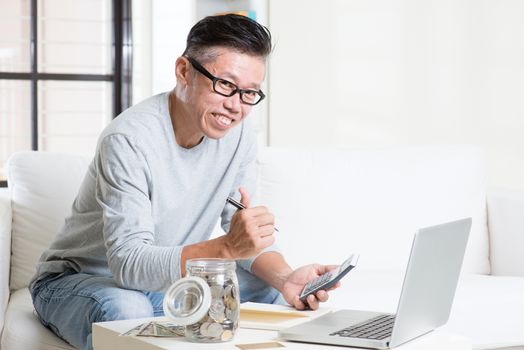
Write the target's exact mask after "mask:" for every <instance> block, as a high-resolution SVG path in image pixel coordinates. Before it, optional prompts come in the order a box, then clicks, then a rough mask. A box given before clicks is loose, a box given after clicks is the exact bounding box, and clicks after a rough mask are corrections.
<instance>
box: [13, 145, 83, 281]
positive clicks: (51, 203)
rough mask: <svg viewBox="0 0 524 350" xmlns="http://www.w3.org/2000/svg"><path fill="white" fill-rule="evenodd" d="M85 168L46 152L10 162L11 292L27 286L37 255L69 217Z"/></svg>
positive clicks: (78, 161)
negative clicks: (11, 214) (11, 222)
mask: <svg viewBox="0 0 524 350" xmlns="http://www.w3.org/2000/svg"><path fill="white" fill-rule="evenodd" d="M88 164H89V160H88V159H87V158H85V157H82V156H74V155H66V154H59V153H49V152H19V153H15V154H14V155H13V156H11V158H10V159H9V161H8V165H7V177H8V184H9V190H10V192H11V205H12V213H13V224H12V237H11V240H12V243H11V244H12V248H11V253H12V256H11V283H10V288H11V290H18V289H21V288H24V287H26V286H27V285H28V283H29V281H30V279H31V277H32V276H33V274H34V272H35V268H36V263H37V261H38V259H39V258H40V255H41V254H42V252H43V251H44V249H46V248H47V247H48V246H49V244H50V243H51V241H52V240H53V238H54V236H55V235H56V234H57V232H58V230H59V229H60V227H61V226H62V224H63V223H64V219H65V217H66V216H67V215H69V214H70V213H71V205H72V203H73V200H74V198H75V196H76V193H77V192H78V188H79V187H80V183H81V181H82V179H83V178H84V175H85V172H86V170H87V166H88Z"/></svg>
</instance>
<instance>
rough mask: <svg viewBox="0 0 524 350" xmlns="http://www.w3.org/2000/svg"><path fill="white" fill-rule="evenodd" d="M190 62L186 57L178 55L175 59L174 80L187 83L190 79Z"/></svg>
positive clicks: (183, 83)
mask: <svg viewBox="0 0 524 350" xmlns="http://www.w3.org/2000/svg"><path fill="white" fill-rule="evenodd" d="M190 66H191V64H190V63H189V61H188V60H187V58H185V57H183V56H180V57H179V58H177V59H176V62H175V75H176V81H177V83H179V84H182V85H187V84H188V82H189V80H190V73H191V69H189V67H190Z"/></svg>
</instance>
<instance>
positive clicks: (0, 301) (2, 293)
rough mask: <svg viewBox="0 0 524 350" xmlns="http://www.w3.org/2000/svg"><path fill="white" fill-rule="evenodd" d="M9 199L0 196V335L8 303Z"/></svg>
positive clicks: (10, 218) (9, 255)
mask: <svg viewBox="0 0 524 350" xmlns="http://www.w3.org/2000/svg"><path fill="white" fill-rule="evenodd" d="M11 220H12V213H11V199H10V198H9V197H7V196H5V195H4V194H0V334H1V330H2V329H3V328H4V321H5V320H4V316H5V311H6V308H7V302H8V301H9V270H10V267H11Z"/></svg>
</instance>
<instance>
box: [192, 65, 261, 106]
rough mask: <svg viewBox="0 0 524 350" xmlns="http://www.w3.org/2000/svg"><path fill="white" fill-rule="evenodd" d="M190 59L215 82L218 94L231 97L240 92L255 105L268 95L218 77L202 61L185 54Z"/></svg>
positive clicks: (243, 97) (248, 101)
mask: <svg viewBox="0 0 524 350" xmlns="http://www.w3.org/2000/svg"><path fill="white" fill-rule="evenodd" d="M184 57H185V58H187V59H188V61H189V63H191V65H192V66H193V67H194V68H195V69H196V70H197V71H198V72H199V73H201V74H202V75H204V76H205V77H207V78H209V79H210V80H211V81H212V82H213V91H215V92H216V93H217V94H219V95H222V96H226V97H231V96H233V95H234V94H236V93H237V92H238V93H239V94H240V100H241V101H242V102H244V103H245V104H247V105H251V106H254V105H256V104H257V103H259V102H260V101H262V100H263V99H264V98H265V97H266V95H264V93H263V92H262V91H260V90H251V89H240V88H239V87H238V86H237V85H236V84H233V83H232V82H230V81H228V80H225V79H221V78H217V77H215V76H214V75H213V74H211V73H209V71H208V70H207V69H205V68H204V67H203V66H202V65H201V64H200V63H198V62H197V61H196V60H194V59H193V58H191V57H188V56H184Z"/></svg>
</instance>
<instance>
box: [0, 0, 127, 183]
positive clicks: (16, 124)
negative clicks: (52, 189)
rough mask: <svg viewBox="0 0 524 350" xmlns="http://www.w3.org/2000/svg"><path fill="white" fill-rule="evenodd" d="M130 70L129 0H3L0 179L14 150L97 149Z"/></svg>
mask: <svg viewBox="0 0 524 350" xmlns="http://www.w3.org/2000/svg"><path fill="white" fill-rule="evenodd" d="M131 70H132V45H131V0H10V1H2V2H0V185H2V186H5V185H6V174H5V169H4V166H5V162H6V160H7V159H8V158H9V156H10V155H11V154H12V153H13V152H16V151H21V150H43V151H56V152H66V153H76V154H83V155H90V154H93V153H94V149H95V145H96V140H97V138H98V135H99V133H100V131H101V130H102V129H103V128H104V127H105V126H106V125H107V124H108V123H109V121H110V120H111V119H112V118H114V116H116V115H118V114H119V113H120V112H121V111H122V110H123V109H125V108H127V107H129V105H130V104H131Z"/></svg>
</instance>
